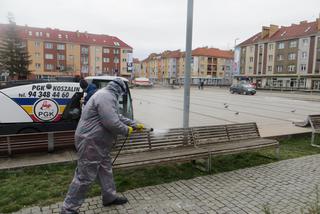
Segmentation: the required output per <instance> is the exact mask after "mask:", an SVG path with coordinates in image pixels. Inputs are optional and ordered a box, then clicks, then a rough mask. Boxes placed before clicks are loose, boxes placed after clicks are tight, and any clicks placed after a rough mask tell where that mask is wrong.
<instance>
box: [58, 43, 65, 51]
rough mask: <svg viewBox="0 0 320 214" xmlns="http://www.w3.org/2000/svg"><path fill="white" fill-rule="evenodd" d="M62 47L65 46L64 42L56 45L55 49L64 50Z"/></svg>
mask: <svg viewBox="0 0 320 214" xmlns="http://www.w3.org/2000/svg"><path fill="white" fill-rule="evenodd" d="M64 48H65V46H64V44H58V45H57V50H64Z"/></svg>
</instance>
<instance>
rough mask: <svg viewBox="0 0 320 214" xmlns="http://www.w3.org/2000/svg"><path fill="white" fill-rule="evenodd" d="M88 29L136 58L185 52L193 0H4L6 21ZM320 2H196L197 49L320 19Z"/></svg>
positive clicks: (0, 7)
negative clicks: (10, 17)
mask: <svg viewBox="0 0 320 214" xmlns="http://www.w3.org/2000/svg"><path fill="white" fill-rule="evenodd" d="M8 12H12V13H13V14H14V16H15V20H16V23H17V24H19V25H25V24H27V25H29V26H33V27H51V28H59V29H63V30H71V31H76V30H80V31H88V32H90V33H98V34H107V35H114V36H117V37H119V38H120V39H121V40H123V41H124V42H126V43H127V44H129V45H130V46H132V47H133V51H134V57H138V58H139V59H143V58H145V57H147V56H148V55H149V54H150V53H152V52H162V51H163V50H175V49H181V50H184V49H185V31H186V14H187V0H50V1H49V0H0V23H7V14H8ZM319 13H320V0H267V1H261V0H222V1H221V0H194V17H193V19H194V21H193V45H192V47H193V48H196V47H200V46H209V47H216V48H221V49H231V48H233V46H234V42H235V39H236V38H239V40H237V43H239V42H241V41H243V40H245V39H247V38H248V37H249V36H252V35H253V34H254V33H257V32H258V31H260V30H261V26H262V25H269V24H278V25H290V24H291V23H298V22H299V21H301V20H308V21H314V20H315V19H316V18H317V17H319Z"/></svg>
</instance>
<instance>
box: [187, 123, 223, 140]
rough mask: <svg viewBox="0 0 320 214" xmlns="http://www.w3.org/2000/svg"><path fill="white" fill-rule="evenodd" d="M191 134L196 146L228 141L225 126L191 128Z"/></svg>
mask: <svg viewBox="0 0 320 214" xmlns="http://www.w3.org/2000/svg"><path fill="white" fill-rule="evenodd" d="M191 132H192V135H193V137H194V141H195V143H196V145H202V144H208V143H210V144H211V143H223V142H228V141H229V138H228V134H227V129H226V126H225V125H217V126H200V127H192V128H191Z"/></svg>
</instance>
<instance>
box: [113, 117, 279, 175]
mask: <svg viewBox="0 0 320 214" xmlns="http://www.w3.org/2000/svg"><path fill="white" fill-rule="evenodd" d="M186 132H187V136H188V137H187V143H186V142H185V141H184V133H185V130H184V129H170V130H168V132H166V133H165V132H164V133H160V134H159V133H142V134H136V135H132V136H130V138H129V140H128V142H127V144H126V146H125V147H124V149H123V151H122V152H123V153H122V154H121V155H120V156H119V157H118V159H117V160H116V162H115V165H114V167H116V168H128V167H137V166H143V165H154V164H160V163H167V162H183V161H191V160H196V159H200V158H205V159H207V170H208V171H210V170H211V157H212V156H215V155H225V154H234V153H239V152H244V151H249V150H258V149H262V148H275V152H276V157H277V158H279V142H278V141H277V140H272V139H264V138H261V137H260V133H259V130H258V128H257V125H256V123H240V124H232V125H217V126H202V127H192V128H189V129H187V131H186ZM123 140H124V139H123V138H121V139H119V141H118V142H117V144H116V145H115V147H114V148H115V151H114V152H118V150H119V148H120V147H121V145H122V143H123Z"/></svg>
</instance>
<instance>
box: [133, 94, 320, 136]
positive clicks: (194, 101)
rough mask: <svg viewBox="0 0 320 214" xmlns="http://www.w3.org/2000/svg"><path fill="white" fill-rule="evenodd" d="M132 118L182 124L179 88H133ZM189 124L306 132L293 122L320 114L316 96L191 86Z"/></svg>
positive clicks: (164, 124)
mask: <svg viewBox="0 0 320 214" xmlns="http://www.w3.org/2000/svg"><path fill="white" fill-rule="evenodd" d="M131 93H132V97H133V106H134V116H135V119H137V120H139V121H141V122H143V123H146V124H147V125H149V126H150V127H153V128H162V129H166V128H176V127H182V121H183V88H181V89H163V88H154V89H133V90H132V91H131ZM190 97H191V99H190V126H202V125H220V124H229V123H244V122H257V124H258V127H259V130H260V133H261V136H263V137H270V136H279V135H288V134H296V133H305V132H310V131H311V129H306V128H301V127H296V126H295V125H294V124H293V122H295V121H304V120H305V119H306V117H307V116H308V115H310V114H320V102H319V101H320V96H319V95H310V94H294V93H290V92H286V93H283V94H281V93H279V92H266V91H258V92H257V94H256V95H254V96H251V95H238V94H230V93H229V91H228V89H227V88H205V89H204V90H198V89H196V88H192V89H191V96H190Z"/></svg>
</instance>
